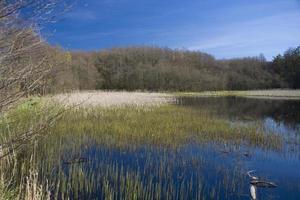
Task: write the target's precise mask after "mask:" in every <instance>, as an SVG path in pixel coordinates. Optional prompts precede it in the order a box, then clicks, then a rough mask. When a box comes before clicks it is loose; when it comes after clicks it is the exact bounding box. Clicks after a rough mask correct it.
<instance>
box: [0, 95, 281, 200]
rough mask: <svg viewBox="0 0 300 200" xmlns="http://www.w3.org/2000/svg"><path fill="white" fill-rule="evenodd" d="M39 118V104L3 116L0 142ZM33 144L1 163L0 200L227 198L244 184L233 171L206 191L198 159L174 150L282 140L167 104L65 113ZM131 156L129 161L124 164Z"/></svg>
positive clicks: (267, 145) (276, 144)
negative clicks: (182, 155) (194, 146)
mask: <svg viewBox="0 0 300 200" xmlns="http://www.w3.org/2000/svg"><path fill="white" fill-rule="evenodd" d="M50 110H51V111H53V109H50ZM44 114H45V113H44V109H43V103H42V102H39V101H37V102H36V103H34V104H28V103H27V104H23V105H21V106H20V107H18V108H17V109H16V110H14V111H12V112H11V113H8V114H7V115H6V116H4V117H3V118H2V121H1V123H0V131H1V133H3V134H2V137H1V142H3V141H8V140H10V139H11V138H13V137H14V135H15V134H17V133H18V132H19V131H20V130H22V129H29V128H30V127H31V126H32V125H34V124H35V123H37V122H39V121H40V120H42V119H43V115H44ZM7 122H9V123H7ZM7 124H10V126H7ZM36 139H38V140H33V142H30V143H28V144H27V145H23V146H22V148H21V149H19V151H16V152H14V154H12V155H11V156H9V157H7V158H5V159H4V160H1V166H0V177H1V179H0V181H1V182H0V195H1V196H0V197H1V198H2V199H25V200H29V199H49V198H50V199H68V198H75V199H93V198H101V199H186V198H193V199H211V198H213V199H214V198H217V197H219V196H222V195H225V197H226V195H227V197H226V198H229V196H228V195H229V194H230V193H233V192H237V191H240V190H241V189H240V188H242V187H243V185H242V184H241V185H237V184H236V183H238V182H240V183H242V182H245V181H243V179H244V176H243V175H241V171H240V169H239V168H237V169H235V170H233V171H227V173H222V175H219V176H218V177H216V180H215V182H216V184H214V186H211V185H210V184H208V183H206V182H205V180H206V178H205V170H203V167H204V166H205V162H206V161H205V159H202V157H193V158H189V159H188V160H185V159H182V158H181V157H180V155H181V154H180V149H184V148H185V147H186V146H189V145H191V144H193V145H197V146H199V145H200V146H201V145H207V144H209V145H211V144H226V145H234V146H236V147H240V146H253V147H258V148H263V149H270V150H280V149H281V147H282V139H281V138H280V137H279V136H275V135H274V136H272V137H270V135H267V134H265V133H264V131H263V129H262V128H261V127H260V126H259V124H257V125H256V126H249V127H233V126H231V124H230V123H229V122H227V121H225V120H222V119H219V118H217V117H215V116H214V115H211V114H209V113H207V112H205V111H201V110H192V109H189V108H185V107H177V106H173V105H163V106H159V107H134V106H128V107H119V108H114V107H112V108H100V107H93V108H87V107H86V108H77V109H73V110H68V111H65V113H64V114H63V116H62V117H61V118H59V120H58V121H57V122H56V123H55V125H54V126H53V127H51V128H49V129H48V130H47V137H43V134H41V135H40V136H39V137H38V138H36ZM143 149H145V151H143ZM138 152H142V153H140V154H139V153H138ZM176 152H179V153H178V154H177V153H176ZM137 154H138V156H137ZM114 156H116V157H114ZM124 156H125V157H124ZM135 156H137V157H135ZM131 157H133V158H135V159H136V161H131V164H128V163H126V162H129V161H128V160H127V159H129V160H130V158H131ZM78 158H84V159H85V160H84V162H82V163H79V162H77V161H78ZM141 158H142V159H141ZM141 162H142V163H143V164H142V165H141V164H140V163H141ZM186 162H188V163H189V164H188V165H187V163H186ZM188 169H189V170H190V171H191V172H189V171H188ZM186 174H190V175H189V176H185V175H186ZM229 176H230V177H233V178H231V179H229V178H228V177H229ZM224 185H226V187H224Z"/></svg>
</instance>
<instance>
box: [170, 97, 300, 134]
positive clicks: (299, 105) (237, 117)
mask: <svg viewBox="0 0 300 200" xmlns="http://www.w3.org/2000/svg"><path fill="white" fill-rule="evenodd" d="M176 103H177V104H178V105H182V106H188V107H192V108H193V109H197V108H198V109H202V110H207V111H208V112H211V113H214V114H216V115H218V116H220V117H223V118H226V119H229V120H233V121H250V122H251V121H257V120H260V121H262V122H263V123H264V124H265V127H266V128H269V129H272V130H276V131H279V132H281V133H287V134H288V133H292V134H300V101H299V100H278V99H276V100H272V99H254V98H243V97H202V98H199V97H178V98H177V101H176Z"/></svg>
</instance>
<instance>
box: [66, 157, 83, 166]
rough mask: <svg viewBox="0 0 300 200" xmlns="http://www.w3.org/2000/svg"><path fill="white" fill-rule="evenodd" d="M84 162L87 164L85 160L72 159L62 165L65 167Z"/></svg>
mask: <svg viewBox="0 0 300 200" xmlns="http://www.w3.org/2000/svg"><path fill="white" fill-rule="evenodd" d="M86 162H88V159H87V158H74V159H72V160H70V161H64V162H63V163H64V164H65V165H71V164H79V163H86Z"/></svg>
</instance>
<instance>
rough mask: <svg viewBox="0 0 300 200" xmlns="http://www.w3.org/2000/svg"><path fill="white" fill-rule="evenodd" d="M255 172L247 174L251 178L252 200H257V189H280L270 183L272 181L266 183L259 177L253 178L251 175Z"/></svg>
mask: <svg viewBox="0 0 300 200" xmlns="http://www.w3.org/2000/svg"><path fill="white" fill-rule="evenodd" d="M254 171H255V170H251V171H248V172H247V175H248V176H249V177H250V178H251V180H250V195H251V199H252V200H256V199H257V188H275V187H278V186H277V184H275V183H273V182H270V181H265V180H260V179H259V178H258V177H257V176H253V175H252V174H251V173H252V172H254Z"/></svg>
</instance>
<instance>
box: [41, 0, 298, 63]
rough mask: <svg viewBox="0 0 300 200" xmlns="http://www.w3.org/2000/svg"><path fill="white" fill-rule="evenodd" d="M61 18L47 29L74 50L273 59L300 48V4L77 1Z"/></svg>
mask: <svg viewBox="0 0 300 200" xmlns="http://www.w3.org/2000/svg"><path fill="white" fill-rule="evenodd" d="M60 18H61V19H60V20H58V22H57V23H55V24H51V25H48V26H47V27H46V28H45V29H44V30H43V31H44V33H45V35H46V38H47V40H48V41H49V42H50V43H51V44H54V45H60V46H62V47H64V48H65V49H69V50H100V49H103V48H111V47H124V46H132V45H151V46H153V45H154V46H160V47H170V48H180V49H181V48H184V49H190V50H200V51H204V52H207V53H210V54H213V55H214V56H215V57H217V58H232V57H243V56H256V55H258V54H260V53H263V54H264V55H265V56H266V57H267V58H268V59H272V57H273V56H275V55H277V54H279V53H282V52H283V51H285V50H286V49H287V48H288V47H296V46H298V45H300V0H78V1H77V3H76V4H75V5H74V6H73V8H72V9H71V10H70V11H68V12H67V13H65V14H64V15H63V16H61V17H60ZM49 33H51V34H49Z"/></svg>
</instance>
